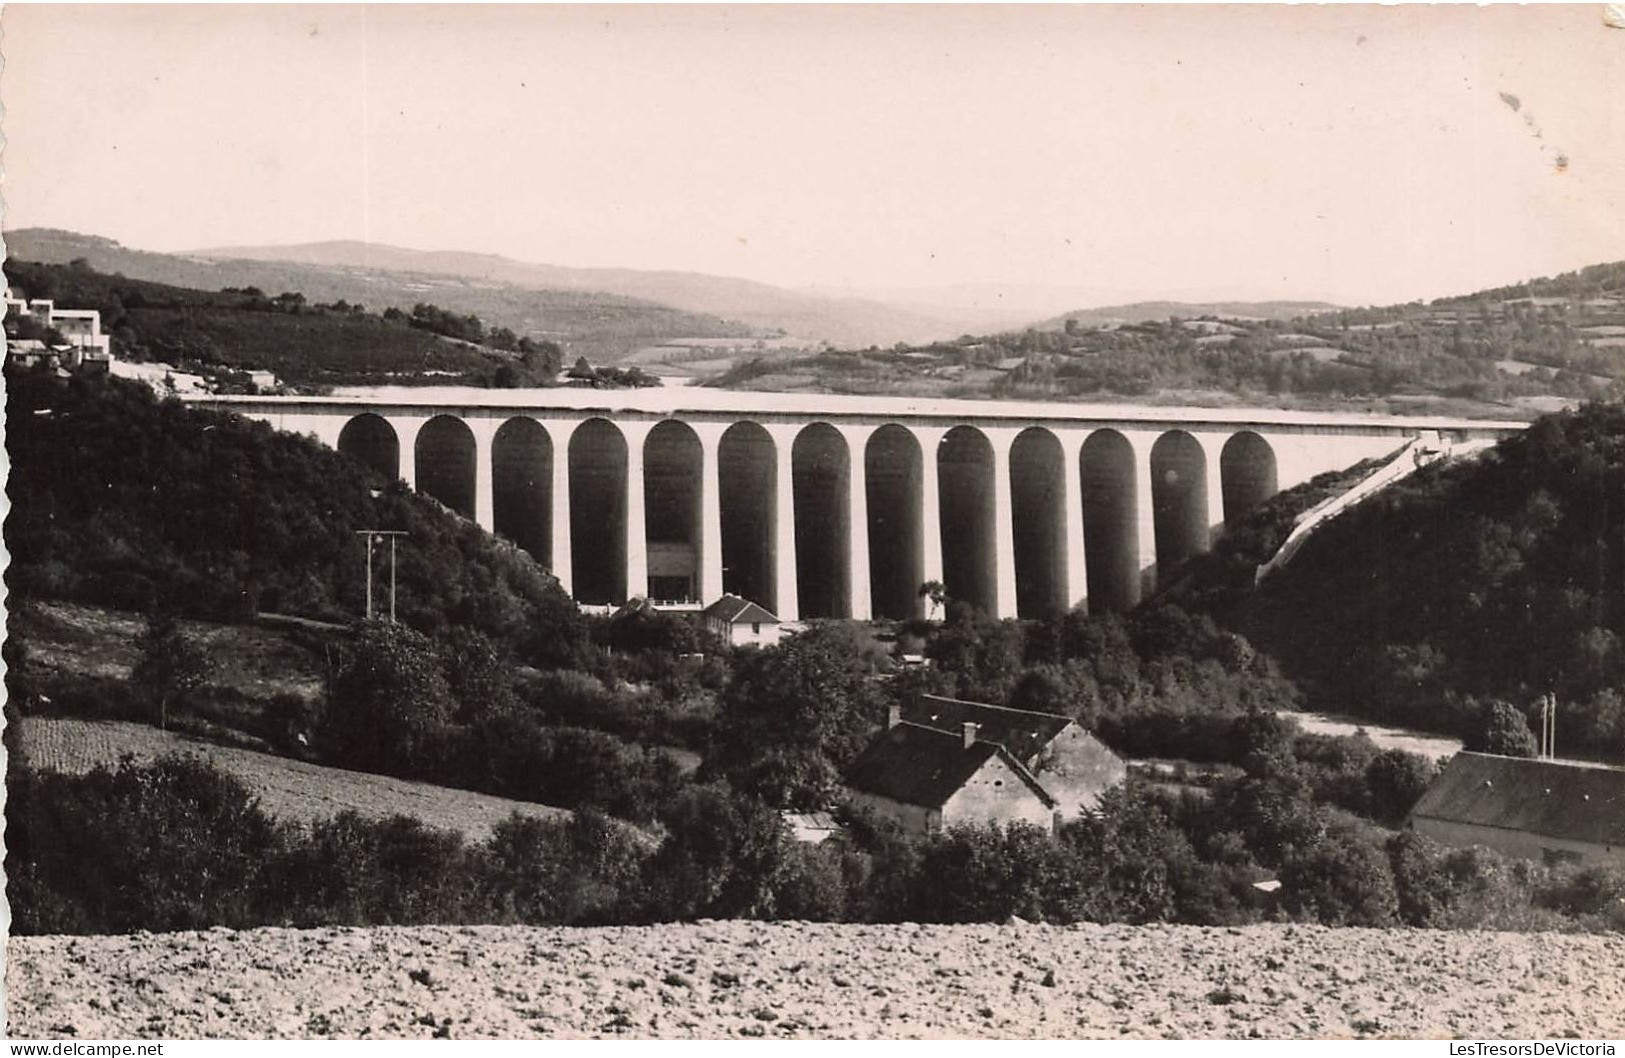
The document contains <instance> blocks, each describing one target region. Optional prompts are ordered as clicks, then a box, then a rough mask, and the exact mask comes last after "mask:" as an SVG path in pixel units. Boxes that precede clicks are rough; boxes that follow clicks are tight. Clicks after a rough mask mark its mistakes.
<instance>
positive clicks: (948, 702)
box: [846, 695, 1128, 836]
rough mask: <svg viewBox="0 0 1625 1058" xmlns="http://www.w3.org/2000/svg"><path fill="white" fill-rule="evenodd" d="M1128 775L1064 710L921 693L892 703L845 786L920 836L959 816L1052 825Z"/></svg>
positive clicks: (1091, 802) (967, 820) (979, 820)
mask: <svg viewBox="0 0 1625 1058" xmlns="http://www.w3.org/2000/svg"><path fill="white" fill-rule="evenodd" d="M1127 774H1128V769H1127V767H1126V766H1125V765H1124V763H1123V762H1122V760H1121V759H1119V758H1118V757H1117V755H1116V754H1114V753H1113V752H1112V751H1111V750H1109V749H1107V748H1106V747H1105V746H1104V745H1102V744H1101V743H1100V742H1099V741H1097V740H1096V739H1095V738H1094V736H1092V735H1090V734H1089V733H1088V732H1087V731H1084V730H1083V729H1082V728H1081V727H1079V726H1078V725H1077V723H1076V722H1075V721H1074V720H1072V719H1071V718H1070V717H1065V716H1059V715H1057V714H1053V713H1038V712H1032V711H1029V710H1025V709H1009V708H1005V707H1002V706H996V705H984V704H982V703H979V702H965V701H960V700H958V699H955V698H941V697H937V696H935V695H921V696H920V697H919V698H917V699H915V700H914V701H913V702H912V703H910V705H909V707H908V708H907V709H902V708H897V707H894V708H893V709H892V711H891V714H890V715H889V716H888V718H887V726H886V730H885V731H884V732H883V733H882V734H881V735H880V736H879V737H878V738H876V739H875V740H874V742H872V743H870V744H869V746H868V748H866V749H865V750H864V751H863V753H861V754H860V755H859V756H858V759H857V760H856V761H854V762H853V763H852V765H851V767H849V768H848V769H847V773H846V788H847V793H848V795H849V797H850V798H851V800H852V802H853V803H854V804H855V805H857V806H859V807H862V808H867V809H869V810H870V811H872V812H874V813H875V814H876V815H879V816H881V817H883V818H887V819H891V820H893V821H895V822H896V823H897V824H898V825H899V826H901V827H902V829H903V831H904V832H905V833H907V834H910V835H915V836H917V835H923V834H932V833H936V832H937V831H939V830H941V829H942V828H943V827H946V826H952V825H953V824H955V823H1009V822H1025V823H1032V824H1035V825H1038V826H1042V827H1046V828H1048V827H1052V826H1054V825H1055V824H1056V823H1058V822H1060V821H1062V820H1065V819H1070V818H1071V817H1073V816H1075V815H1077V814H1078V813H1079V812H1080V811H1083V810H1085V809H1088V808H1091V807H1093V806H1094V805H1095V804H1096V803H1098V801H1099V800H1100V795H1101V794H1102V793H1103V792H1105V791H1106V790H1107V789H1109V788H1111V787H1113V786H1116V785H1117V784H1118V783H1120V782H1122V781H1123V779H1124V778H1125V777H1126V776H1127Z"/></svg>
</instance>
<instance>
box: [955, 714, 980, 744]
mask: <svg viewBox="0 0 1625 1058" xmlns="http://www.w3.org/2000/svg"><path fill="white" fill-rule="evenodd" d="M959 726H960V729H961V730H963V731H964V733H965V748H966V749H970V748H971V746H973V745H975V744H976V729H977V728H978V727H980V726H981V725H980V724H977V723H974V722H972V721H970V720H967V721H965V722H964V723H963V724H960V725H959Z"/></svg>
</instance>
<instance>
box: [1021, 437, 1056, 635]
mask: <svg viewBox="0 0 1625 1058" xmlns="http://www.w3.org/2000/svg"><path fill="white" fill-rule="evenodd" d="M1010 524H1011V545H1012V547H1013V548H1014V550H1015V571H1016V616H1018V617H1022V618H1044V617H1053V616H1056V615H1057V614H1062V613H1065V612H1066V611H1067V610H1068V609H1069V607H1070V600H1068V599H1067V597H1066V596H1067V577H1066V573H1067V554H1066V453H1065V452H1064V451H1063V450H1062V448H1061V442H1060V440H1059V438H1057V437H1056V436H1055V434H1053V433H1051V432H1050V431H1049V430H1046V429H1044V428H1043V427H1041V426H1034V427H1029V428H1028V429H1025V430H1023V431H1021V433H1019V434H1017V435H1016V439H1015V441H1014V442H1012V444H1011V445H1010Z"/></svg>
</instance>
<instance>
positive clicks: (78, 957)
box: [6, 922, 1625, 1039]
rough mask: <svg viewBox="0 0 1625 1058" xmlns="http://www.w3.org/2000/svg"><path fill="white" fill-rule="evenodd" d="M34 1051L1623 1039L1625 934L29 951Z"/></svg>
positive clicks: (163, 941)
mask: <svg viewBox="0 0 1625 1058" xmlns="http://www.w3.org/2000/svg"><path fill="white" fill-rule="evenodd" d="M7 954H8V959H7V970H6V986H7V993H8V1018H9V1023H8V1025H7V1029H8V1031H9V1033H10V1035H12V1036H14V1037H23V1038H39V1037H66V1036H78V1037H81V1038H106V1037H118V1038H129V1037H136V1038H146V1037H170V1038H175V1037H182V1038H190V1037H230V1038H263V1037H272V1038H288V1037H293V1038H305V1037H341V1038H357V1037H361V1038H413V1037H420V1038H421V1037H436V1036H439V1037H452V1038H523V1037H556V1038H582V1037H601V1036H621V1037H631V1038H738V1037H767V1038H778V1039H782V1038H908V1037H918V1038H965V1037H990V1038H1027V1037H1044V1038H1108V1039H1119V1038H1138V1037H1152V1038H1160V1037H1200V1038H1215V1037H1219V1038H1257V1037H1264V1038H1281V1037H1290V1038H1328V1037H1330V1038H1349V1037H1403V1038H1454V1037H1470V1038H1484V1037H1490V1038H1495V1037H1500V1038H1528V1037H1535V1038H1550V1037H1562V1036H1579V1037H1583V1038H1598V1037H1620V1036H1625V1005H1622V1004H1621V1003H1620V1002H1619V997H1620V996H1621V995H1625V936H1620V935H1618V934H1613V935H1558V934H1542V935H1527V936H1526V935H1519V934H1506V933H1469V932H1459V933H1448V932H1429V931H1419V930H1416V931H1403V930H1352V929H1344V930H1338V929H1328V928H1325V927H1320V926H1296V925H1292V926H1288V925H1270V926H1252V927H1247V928H1244V929H1204V928H1198V927H1190V926H1139V927H1135V926H1078V927H1072V928H1059V927H1049V926H1041V925H1025V924H1017V925H1011V926H991V925H988V926H914V925H901V926H832V925H813V924H808V923H772V924H769V923H750V922H700V923H697V924H693V925H685V926H653V927H640V928H633V927H626V928H604V929H553V928H528V927H495V926H491V927H416V928H379V929H318V930H283V929H266V930H254V931H248V932H241V933H239V932H233V931H231V930H223V929H217V930H211V931H209V932H206V933H178V934H168V935H150V934H139V935H136V936H131V937H14V938H12V939H11V941H10V943H9V948H8V953H7Z"/></svg>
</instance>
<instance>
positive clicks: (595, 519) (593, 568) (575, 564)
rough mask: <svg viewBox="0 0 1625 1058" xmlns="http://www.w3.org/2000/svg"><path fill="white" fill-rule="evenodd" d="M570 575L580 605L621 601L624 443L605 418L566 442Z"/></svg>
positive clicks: (589, 423) (623, 586) (578, 430)
mask: <svg viewBox="0 0 1625 1058" xmlns="http://www.w3.org/2000/svg"><path fill="white" fill-rule="evenodd" d="M570 573H571V585H572V588H573V589H574V591H575V596H576V598H577V599H578V600H579V601H581V602H583V603H588V604H601V603H619V602H625V601H626V438H624V437H623V436H621V431H620V430H618V429H616V427H615V425H614V424H613V423H611V422H608V421H606V420H604V419H588V420H587V421H586V422H584V423H582V424H581V425H580V426H578V427H576V429H575V433H574V434H573V435H571V437H570Z"/></svg>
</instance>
